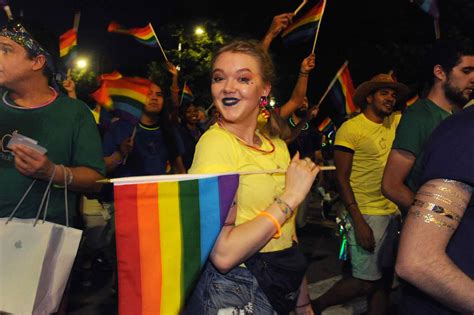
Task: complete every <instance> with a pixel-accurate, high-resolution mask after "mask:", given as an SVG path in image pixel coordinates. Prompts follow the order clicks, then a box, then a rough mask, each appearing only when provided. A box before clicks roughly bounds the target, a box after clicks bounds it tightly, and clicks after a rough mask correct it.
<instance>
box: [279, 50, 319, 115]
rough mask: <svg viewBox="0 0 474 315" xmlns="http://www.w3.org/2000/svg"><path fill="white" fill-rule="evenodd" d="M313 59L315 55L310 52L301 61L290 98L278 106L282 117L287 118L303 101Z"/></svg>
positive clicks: (313, 64)
mask: <svg viewBox="0 0 474 315" xmlns="http://www.w3.org/2000/svg"><path fill="white" fill-rule="evenodd" d="M315 60H316V57H315V55H314V54H310V55H309V56H308V57H306V58H305V59H303V62H301V67H300V73H299V75H298V80H297V81H296V85H295V88H294V89H293V93H292V94H291V98H290V99H289V100H288V102H286V103H285V104H283V106H282V107H281V108H280V116H281V117H282V118H284V119H287V118H288V117H290V115H291V114H292V113H293V112H294V111H295V110H296V109H297V108H298V107H299V106H300V105H301V104H302V103H303V100H304V97H305V96H306V91H307V90H308V76H309V73H310V72H311V70H313V69H314V67H315V65H316V63H315Z"/></svg>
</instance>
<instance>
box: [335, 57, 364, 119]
mask: <svg viewBox="0 0 474 315" xmlns="http://www.w3.org/2000/svg"><path fill="white" fill-rule="evenodd" d="M347 65H348V62H347V61H346V62H344V64H343V65H342V67H341V68H340V69H339V71H338V72H337V75H336V80H335V81H334V84H333V85H332V87H331V89H330V90H329V98H330V100H331V102H332V103H333V104H334V105H335V107H336V110H337V112H338V113H339V114H341V115H343V116H346V115H350V114H352V113H354V112H356V111H357V110H358V107H357V106H356V105H355V104H354V101H353V97H354V91H355V89H354V85H353V84H352V79H351V74H350V73H349V68H348V67H347Z"/></svg>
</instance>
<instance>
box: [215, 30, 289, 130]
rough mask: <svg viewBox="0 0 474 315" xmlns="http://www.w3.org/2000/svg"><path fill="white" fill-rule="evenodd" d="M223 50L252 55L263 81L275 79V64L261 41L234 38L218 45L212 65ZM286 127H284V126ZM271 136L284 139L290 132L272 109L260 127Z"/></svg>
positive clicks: (271, 81) (268, 81) (270, 81)
mask: <svg viewBox="0 0 474 315" xmlns="http://www.w3.org/2000/svg"><path fill="white" fill-rule="evenodd" d="M225 52H232V53H242V54H246V55H249V56H251V57H254V58H255V59H256V60H257V63H258V65H259V67H260V74H261V76H262V80H263V81H264V82H265V83H268V84H272V83H273V82H274V81H275V78H276V76H275V66H274V64H273V60H272V58H271V56H270V54H269V53H268V52H267V51H266V50H265V49H264V48H263V46H262V45H261V43H260V42H259V41H257V40H254V39H235V40H233V41H231V42H229V43H227V44H226V45H224V46H222V47H220V48H219V49H218V50H217V51H216V52H215V53H214V56H213V58H212V61H211V65H212V67H214V64H215V62H216V59H217V58H218V57H219V56H220V55H221V54H223V53H225ZM285 127H286V128H285ZM262 131H263V132H266V133H267V134H268V135H270V136H271V137H280V138H282V139H286V138H287V137H289V136H290V134H289V133H291V132H290V131H289V129H288V126H287V124H286V123H285V122H283V120H282V119H281V118H280V116H279V115H278V114H277V113H276V112H275V111H274V110H271V111H270V118H269V119H268V121H267V123H266V124H265V126H264V127H263V128H262Z"/></svg>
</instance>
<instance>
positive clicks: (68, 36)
mask: <svg viewBox="0 0 474 315" xmlns="http://www.w3.org/2000/svg"><path fill="white" fill-rule="evenodd" d="M75 46H77V32H76V31H75V30H74V29H70V30H69V31H67V32H66V33H64V34H62V35H61V36H59V56H60V57H61V58H62V57H65V56H67V55H68V54H69V53H70V52H71V50H72V49H73V48H74V47H75Z"/></svg>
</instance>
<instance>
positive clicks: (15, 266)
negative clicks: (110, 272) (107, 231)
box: [0, 171, 82, 315]
mask: <svg viewBox="0 0 474 315" xmlns="http://www.w3.org/2000/svg"><path fill="white" fill-rule="evenodd" d="M54 173H55V172H53V174H52V175H51V179H50V181H49V183H48V186H47V188H46V191H45V193H44V195H43V198H42V200H41V202H40V205H39V208H38V213H37V215H36V218H35V219H31V220H20V219H16V218H14V217H13V216H14V214H15V212H16V210H17V209H18V207H19V206H20V205H21V203H22V202H23V200H24V199H25V197H26V196H27V194H28V193H29V191H30V190H31V187H32V186H33V185H34V183H35V182H36V180H34V181H33V182H32V183H31V185H30V187H29V188H28V190H27V191H26V192H25V194H24V195H23V197H22V198H21V200H20V201H19V202H18V204H17V206H16V207H15V209H14V210H13V211H12V214H11V215H10V217H9V218H8V219H0V220H1V221H0V246H1V247H0V313H1V312H2V311H3V312H8V313H15V314H35V315H38V314H45V315H46V314H50V313H54V312H57V311H58V308H59V305H60V302H61V299H62V297H63V294H64V289H65V288H66V285H67V282H68V279H69V275H70V273H71V269H72V266H73V264H74V260H75V258H76V254H77V250H78V248H79V243H80V240H81V236H82V231H81V230H77V229H74V228H71V227H69V220H68V215H69V213H68V212H69V211H68V205H67V181H66V178H65V181H64V183H65V187H64V200H65V214H66V226H63V225H60V224H55V223H50V222H47V221H45V218H46V217H47V209H48V201H49V196H50V192H51V183H52V179H53V178H54ZM63 173H64V174H65V175H64V176H65V177H66V172H65V171H64V172H63ZM44 204H45V206H44V215H43V220H39V221H38V219H39V215H40V212H41V210H42V209H43V205H44ZM7 222H8V224H6V223H7ZM19 241H21V243H20V242H19ZM4 242H5V243H6V245H7V246H9V247H12V245H11V243H12V242H14V243H13V247H15V246H17V247H18V246H20V245H21V246H22V244H23V243H26V244H28V248H26V250H25V251H24V253H18V254H16V256H15V255H13V254H11V255H10V253H9V251H11V249H8V250H5V253H4V252H3V245H4V244H3V243H4ZM4 254H5V255H4ZM20 254H21V255H20ZM3 278H5V280H6V281H5V282H4V281H3ZM25 292H27V299H28V300H26V299H25Z"/></svg>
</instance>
